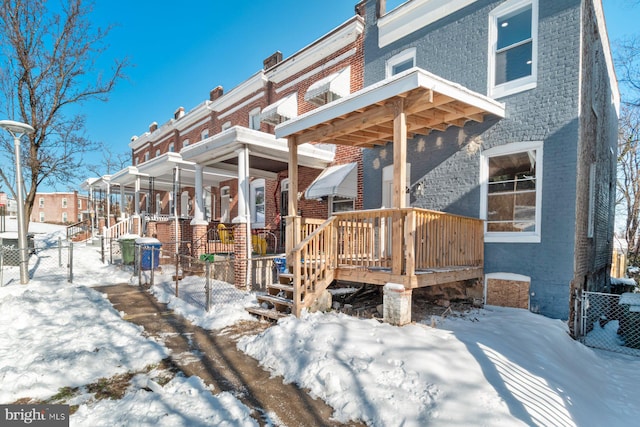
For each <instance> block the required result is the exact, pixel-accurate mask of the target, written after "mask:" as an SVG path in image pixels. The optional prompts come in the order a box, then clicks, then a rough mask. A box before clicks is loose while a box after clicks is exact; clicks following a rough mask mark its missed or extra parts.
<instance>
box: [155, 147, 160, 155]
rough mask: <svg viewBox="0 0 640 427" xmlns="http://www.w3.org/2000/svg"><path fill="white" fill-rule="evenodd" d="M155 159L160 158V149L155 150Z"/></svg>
mask: <svg viewBox="0 0 640 427" xmlns="http://www.w3.org/2000/svg"><path fill="white" fill-rule="evenodd" d="M156 157H160V149H159V148H158V149H157V150H156Z"/></svg>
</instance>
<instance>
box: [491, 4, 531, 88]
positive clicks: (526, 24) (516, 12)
mask: <svg viewBox="0 0 640 427" xmlns="http://www.w3.org/2000/svg"><path fill="white" fill-rule="evenodd" d="M537 62H538V0H510V1H507V2H505V3H503V4H501V5H500V6H498V7H497V8H495V9H494V10H493V11H491V13H490V14H489V61H488V63H489V70H488V71H489V72H488V76H489V82H488V93H489V96H492V97H494V98H499V97H502V96H507V95H510V94H513V93H517V92H522V91H525V90H529V89H533V88H534V87H536V80H537Z"/></svg>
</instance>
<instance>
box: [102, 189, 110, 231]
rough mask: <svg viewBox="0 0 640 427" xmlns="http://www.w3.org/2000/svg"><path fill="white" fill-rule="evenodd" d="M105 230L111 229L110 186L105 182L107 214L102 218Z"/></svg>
mask: <svg viewBox="0 0 640 427" xmlns="http://www.w3.org/2000/svg"><path fill="white" fill-rule="evenodd" d="M104 221H105V225H106V227H107V228H109V227H111V184H110V183H109V182H107V212H106V215H105V218H104Z"/></svg>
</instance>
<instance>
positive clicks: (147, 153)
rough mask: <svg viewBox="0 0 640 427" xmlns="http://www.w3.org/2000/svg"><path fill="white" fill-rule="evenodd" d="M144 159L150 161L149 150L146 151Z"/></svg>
mask: <svg viewBox="0 0 640 427" xmlns="http://www.w3.org/2000/svg"><path fill="white" fill-rule="evenodd" d="M144 161H145V162H147V161H149V152H148V151H147V152H146V153H144Z"/></svg>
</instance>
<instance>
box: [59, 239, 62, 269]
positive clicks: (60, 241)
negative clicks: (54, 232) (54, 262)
mask: <svg viewBox="0 0 640 427" xmlns="http://www.w3.org/2000/svg"><path fill="white" fill-rule="evenodd" d="M58 267H62V237H60V236H58Z"/></svg>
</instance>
